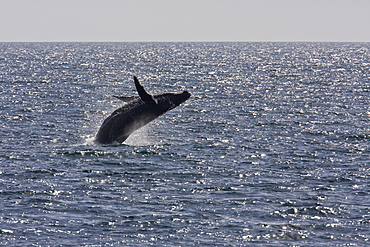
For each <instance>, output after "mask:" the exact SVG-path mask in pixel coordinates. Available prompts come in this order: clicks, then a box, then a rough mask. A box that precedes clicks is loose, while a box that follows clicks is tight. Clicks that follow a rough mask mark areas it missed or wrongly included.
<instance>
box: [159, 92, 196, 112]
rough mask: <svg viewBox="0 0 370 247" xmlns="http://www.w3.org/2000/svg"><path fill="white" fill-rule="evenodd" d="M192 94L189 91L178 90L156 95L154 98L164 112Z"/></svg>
mask: <svg viewBox="0 0 370 247" xmlns="http://www.w3.org/2000/svg"><path fill="white" fill-rule="evenodd" d="M190 96H191V94H190V93H189V92H188V91H183V92H178V93H165V94H159V95H155V96H154V99H155V100H156V101H157V105H158V107H159V109H160V110H161V111H162V113H165V112H167V111H169V110H172V109H173V108H175V107H176V106H178V105H180V104H181V103H184V102H185V101H186V100H187V99H189V98H190Z"/></svg>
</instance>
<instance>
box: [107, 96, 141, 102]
mask: <svg viewBox="0 0 370 247" xmlns="http://www.w3.org/2000/svg"><path fill="white" fill-rule="evenodd" d="M113 97H115V98H117V99H119V100H122V101H123V102H130V101H133V100H134V99H137V98H138V97H137V96H128V97H126V96H117V95H113Z"/></svg>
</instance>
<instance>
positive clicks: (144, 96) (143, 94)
mask: <svg viewBox="0 0 370 247" xmlns="http://www.w3.org/2000/svg"><path fill="white" fill-rule="evenodd" d="M134 81H135V86H136V90H137V92H138V94H139V96H140V98H141V99H142V100H143V101H144V102H145V103H147V104H154V105H156V104H157V102H156V101H155V100H154V99H153V97H152V96H151V95H150V94H148V93H147V92H146V91H145V89H144V87H143V86H141V85H140V83H139V80H138V79H137V78H136V76H134Z"/></svg>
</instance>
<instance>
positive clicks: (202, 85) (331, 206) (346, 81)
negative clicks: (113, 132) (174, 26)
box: [0, 43, 370, 246]
mask: <svg viewBox="0 0 370 247" xmlns="http://www.w3.org/2000/svg"><path fill="white" fill-rule="evenodd" d="M369 49H370V44H369V43H0V89H1V90H0V94H1V99H0V100H1V102H0V124H1V129H0V131H1V135H0V159H1V167H0V210H1V211H0V244H1V245H8V246H250V245H253V246H347V245H354V246H366V245H369V242H370V240H369V238H370V228H369V226H370V189H369V188H370V187H369V177H370V161H369V160H370V145H369V143H370V127H369V117H370V105H369V103H370V102H369V101H370V54H369ZM133 75H136V76H138V78H139V80H140V81H141V82H142V84H143V85H144V87H145V88H146V89H147V91H149V92H151V93H162V92H168V91H182V90H188V91H190V92H191V93H192V97H191V98H190V99H189V100H188V101H186V102H185V103H184V104H182V105H181V106H179V107H177V108H175V109H174V110H172V111H171V112H168V113H167V114H165V115H163V116H162V117H160V118H158V119H157V120H155V121H154V122H152V123H151V124H149V125H148V126H146V127H145V128H143V129H141V130H139V131H138V132H136V133H135V134H134V135H133V136H131V137H130V138H129V139H128V140H127V141H126V142H125V143H124V144H123V145H116V146H101V145H97V144H95V143H94V142H93V137H94V136H95V134H96V132H97V130H98V129H99V127H100V124H101V123H102V121H103V120H104V118H106V117H107V116H108V115H109V114H110V113H111V112H112V111H113V110H114V109H116V108H118V107H120V106H121V105H122V103H121V102H120V101H119V100H117V99H115V98H113V97H111V95H113V94H116V95H125V96H131V95H136V92H135V88H134V83H133V80H132V76H133Z"/></svg>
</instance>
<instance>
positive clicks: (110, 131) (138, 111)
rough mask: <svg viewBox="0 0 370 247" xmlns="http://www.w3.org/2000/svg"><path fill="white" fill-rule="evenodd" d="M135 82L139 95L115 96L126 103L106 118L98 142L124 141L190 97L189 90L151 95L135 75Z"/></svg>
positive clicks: (98, 135)
mask: <svg viewBox="0 0 370 247" xmlns="http://www.w3.org/2000/svg"><path fill="white" fill-rule="evenodd" d="M134 82H135V86H136V90H137V92H138V94H139V97H137V96H133V97H123V96H114V97H116V98H118V99H120V100H122V101H124V102H126V104H125V105H124V106H122V107H121V108H118V109H117V110H115V111H114V112H113V113H112V114H111V115H110V116H109V117H108V118H106V119H105V120H104V122H103V124H102V125H101V127H100V129H99V131H98V133H97V135H96V138H95V141H96V142H98V143H101V144H111V143H114V142H118V143H122V142H124V141H125V140H126V139H127V137H128V136H129V135H130V134H131V133H132V132H134V131H135V130H137V129H139V128H140V127H142V126H144V125H146V124H147V123H149V122H150V121H152V120H154V119H156V118H157V117H159V116H161V115H162V114H164V113H166V112H167V111H169V110H172V109H173V108H175V107H176V106H178V105H180V104H181V103H183V102H185V101H186V100H187V99H189V97H190V93H189V92H188V91H183V92H180V93H164V94H157V95H150V94H148V93H147V92H146V91H145V90H144V87H143V86H142V85H140V83H139V81H138V79H137V78H136V76H134Z"/></svg>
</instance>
